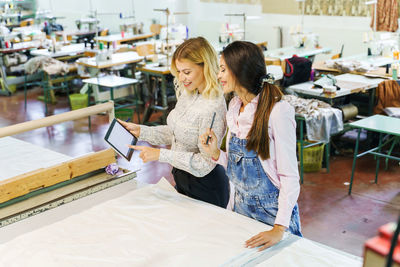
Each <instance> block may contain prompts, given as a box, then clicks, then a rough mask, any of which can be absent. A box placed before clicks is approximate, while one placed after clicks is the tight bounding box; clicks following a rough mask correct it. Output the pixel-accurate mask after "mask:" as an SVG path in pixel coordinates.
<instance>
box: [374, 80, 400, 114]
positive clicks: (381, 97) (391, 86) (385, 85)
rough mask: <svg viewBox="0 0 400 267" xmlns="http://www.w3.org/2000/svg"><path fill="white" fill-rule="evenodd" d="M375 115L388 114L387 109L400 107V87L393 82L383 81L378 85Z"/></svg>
mask: <svg viewBox="0 0 400 267" xmlns="http://www.w3.org/2000/svg"><path fill="white" fill-rule="evenodd" d="M375 97H376V100H377V102H376V105H375V108H374V113H375V114H386V113H385V112H384V110H383V109H384V108H386V107H400V85H399V84H398V83H397V82H396V81H393V80H387V81H383V82H381V83H380V84H379V85H378V88H377V89H376V93H375Z"/></svg>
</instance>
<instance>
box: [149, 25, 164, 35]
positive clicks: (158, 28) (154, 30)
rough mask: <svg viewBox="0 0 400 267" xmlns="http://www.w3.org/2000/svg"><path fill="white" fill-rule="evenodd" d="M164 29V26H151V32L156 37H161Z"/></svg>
mask: <svg viewBox="0 0 400 267" xmlns="http://www.w3.org/2000/svg"><path fill="white" fill-rule="evenodd" d="M162 27H163V25H161V24H151V25H150V31H151V32H152V33H154V34H156V35H159V34H160V32H161V28H162Z"/></svg>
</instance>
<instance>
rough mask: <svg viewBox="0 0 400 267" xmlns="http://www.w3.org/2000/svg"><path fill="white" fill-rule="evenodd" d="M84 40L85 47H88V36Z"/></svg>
mask: <svg viewBox="0 0 400 267" xmlns="http://www.w3.org/2000/svg"><path fill="white" fill-rule="evenodd" d="M83 42H84V44H85V48H86V47H87V43H88V39H87V38H85V39H83Z"/></svg>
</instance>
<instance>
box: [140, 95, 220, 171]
mask: <svg viewBox="0 0 400 267" xmlns="http://www.w3.org/2000/svg"><path fill="white" fill-rule="evenodd" d="M214 112H216V116H215V121H214V125H213V131H214V132H215V134H216V136H217V138H218V142H219V145H221V142H222V139H223V137H224V135H225V131H226V120H225V116H226V103H225V99H224V97H223V96H222V95H221V96H220V97H218V98H216V99H206V98H204V97H203V96H202V95H201V94H199V93H197V92H196V93H194V94H188V93H187V92H186V91H184V92H183V93H182V95H181V96H180V97H179V98H178V101H177V103H176V106H175V108H174V109H173V110H172V111H171V112H170V113H169V115H168V118H167V125H162V126H145V125H140V136H139V140H143V141H147V142H149V143H151V144H152V145H171V149H164V148H162V149H161V150H160V158H159V161H160V162H167V163H169V164H171V165H172V166H173V167H175V168H177V169H180V170H183V171H186V172H189V173H191V174H192V175H194V176H196V177H204V176H205V175H207V174H208V173H210V172H211V171H212V170H213V169H214V167H215V165H216V163H215V162H214V161H213V160H211V157H210V156H209V155H208V154H206V153H205V152H204V150H203V148H202V145H201V142H200V139H199V136H200V135H202V134H204V133H205V131H206V130H207V128H209V127H210V125H211V120H212V117H213V114H214Z"/></svg>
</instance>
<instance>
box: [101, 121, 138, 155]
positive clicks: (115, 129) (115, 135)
mask: <svg viewBox="0 0 400 267" xmlns="http://www.w3.org/2000/svg"><path fill="white" fill-rule="evenodd" d="M104 140H106V142H107V143H109V144H110V146H112V148H114V150H115V151H117V153H118V154H120V155H121V156H123V157H124V158H126V159H127V160H128V161H130V160H131V157H132V154H133V149H132V148H129V147H128V145H136V142H137V138H136V137H135V136H134V135H133V134H132V133H130V132H129V131H128V130H127V129H126V128H125V127H124V126H122V124H121V123H119V122H118V121H117V120H116V119H114V120H113V121H112V122H111V125H110V127H109V128H108V130H107V133H106V136H105V137H104Z"/></svg>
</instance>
